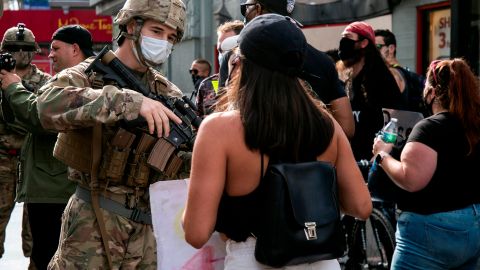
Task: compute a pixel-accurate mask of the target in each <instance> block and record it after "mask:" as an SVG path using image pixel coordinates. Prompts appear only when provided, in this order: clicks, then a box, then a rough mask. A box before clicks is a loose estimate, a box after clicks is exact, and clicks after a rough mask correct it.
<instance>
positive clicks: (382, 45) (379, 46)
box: [375, 44, 387, 50]
mask: <svg viewBox="0 0 480 270" xmlns="http://www.w3.org/2000/svg"><path fill="white" fill-rule="evenodd" d="M375 46H377V49H379V50H381V49H382V48H383V47H385V46H387V44H375Z"/></svg>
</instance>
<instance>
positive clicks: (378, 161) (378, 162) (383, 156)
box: [375, 151, 388, 165]
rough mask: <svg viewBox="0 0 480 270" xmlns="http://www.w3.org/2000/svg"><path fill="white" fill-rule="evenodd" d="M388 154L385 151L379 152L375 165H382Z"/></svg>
mask: <svg viewBox="0 0 480 270" xmlns="http://www.w3.org/2000/svg"><path fill="white" fill-rule="evenodd" d="M387 155H388V154H387V153H385V152H383V151H380V152H378V154H377V156H376V157H375V163H377V164H379V165H380V164H382V161H383V159H384V158H385V156H387Z"/></svg>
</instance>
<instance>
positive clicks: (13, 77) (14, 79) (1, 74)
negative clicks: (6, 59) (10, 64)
mask: <svg viewBox="0 0 480 270" xmlns="http://www.w3.org/2000/svg"><path fill="white" fill-rule="evenodd" d="M0 82H1V84H2V85H1V86H2V89H6V88H7V87H8V86H9V85H10V84H12V83H21V82H22V79H21V78H20V77H19V76H18V75H17V74H15V73H12V72H8V71H6V70H5V69H2V70H1V71H0Z"/></svg>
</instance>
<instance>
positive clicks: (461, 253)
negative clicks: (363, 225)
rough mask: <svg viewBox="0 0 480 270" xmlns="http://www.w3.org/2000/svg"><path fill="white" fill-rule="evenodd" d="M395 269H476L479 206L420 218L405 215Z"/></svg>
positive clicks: (479, 248)
mask: <svg viewBox="0 0 480 270" xmlns="http://www.w3.org/2000/svg"><path fill="white" fill-rule="evenodd" d="M396 240H397V245H396V248H395V252H394V254H393V261H392V269H393V270H399V269H402V270H403V269H422V270H423V269H431V270H436V269H472V270H474V269H476V265H477V263H479V259H480V204H473V205H470V206H468V207H465V208H463V209H458V210H453V211H448V212H441V213H435V214H430V215H420V214H416V213H412V212H402V213H401V214H400V216H399V218H398V222H397V232H396Z"/></svg>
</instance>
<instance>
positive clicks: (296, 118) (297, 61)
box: [184, 14, 372, 269]
mask: <svg viewBox="0 0 480 270" xmlns="http://www.w3.org/2000/svg"><path fill="white" fill-rule="evenodd" d="M306 44H307V43H306V40H305V37H304V35H303V33H302V32H301V30H300V29H299V28H298V27H297V26H296V25H295V23H294V21H293V20H292V19H290V18H288V17H284V16H280V15H276V14H266V15H262V16H259V17H257V18H255V19H254V20H252V21H251V22H250V23H249V24H248V25H247V26H246V27H245V28H244V30H242V32H241V34H240V37H239V48H240V55H239V56H238V57H237V59H236V60H235V61H234V62H236V64H235V65H236V68H235V69H234V72H237V74H234V76H232V78H233V81H232V83H231V85H230V86H231V87H230V89H228V92H227V93H226V95H225V97H224V98H225V101H226V103H225V104H224V106H219V107H217V108H222V107H223V108H226V109H227V110H226V111H223V112H217V113H214V114H212V115H210V116H208V117H207V118H206V119H205V120H204V121H203V122H202V125H201V127H200V129H199V132H198V135H197V139H196V142H195V146H194V150H193V157H192V170H191V175H190V178H191V182H190V186H189V193H188V201H187V206H186V209H185V213H184V229H185V239H186V240H187V242H188V243H190V244H191V245H192V246H194V247H196V248H200V247H202V246H203V245H204V244H205V243H206V242H207V240H208V239H209V238H210V236H211V234H212V233H213V231H214V230H216V231H218V232H220V233H222V235H223V236H224V237H225V239H227V257H226V260H225V269H239V268H242V269H263V267H264V266H263V265H261V264H259V263H258V262H256V260H255V257H254V247H255V238H254V237H252V234H251V233H252V232H253V231H254V230H255V226H256V223H258V220H259V218H258V217H259V216H261V215H262V213H261V212H259V200H260V198H261V196H262V194H261V192H260V190H259V185H260V181H261V178H262V175H263V174H264V172H265V170H266V168H267V165H268V163H269V160H270V159H275V160H281V161H283V162H302V161H311V160H322V161H327V162H330V163H332V164H333V165H334V166H335V167H336V173H337V181H338V190H339V200H340V205H341V210H342V211H343V212H344V213H345V214H348V215H352V216H355V217H358V218H361V219H366V218H367V217H368V216H369V214H370V212H371V210H372V204H371V200H370V195H369V193H368V189H367V188H366V185H365V182H364V180H363V178H362V175H361V173H360V171H359V169H358V167H357V165H356V162H355V159H354V157H353V154H352V150H351V148H350V145H349V142H348V139H347V137H346V136H345V134H344V132H343V131H342V128H341V127H340V125H339V124H338V123H337V122H336V121H335V120H334V118H333V117H332V116H331V115H330V114H329V113H328V112H327V110H326V109H325V108H324V106H322V105H321V104H319V103H318V102H317V101H315V99H313V98H312V97H311V96H310V95H309V93H308V92H307V91H306V90H305V88H304V85H303V84H302V82H301V81H300V80H299V79H298V77H297V76H298V75H299V74H300V73H301V72H302V66H303V62H304V55H305V49H306ZM262 164H263V167H261V166H262ZM313 264H314V266H312V264H310V266H309V267H315V269H318V267H321V268H322V269H339V265H338V262H337V261H336V260H327V261H320V262H315V263H313ZM301 269H303V268H301ZM309 269H310V268H309Z"/></svg>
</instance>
